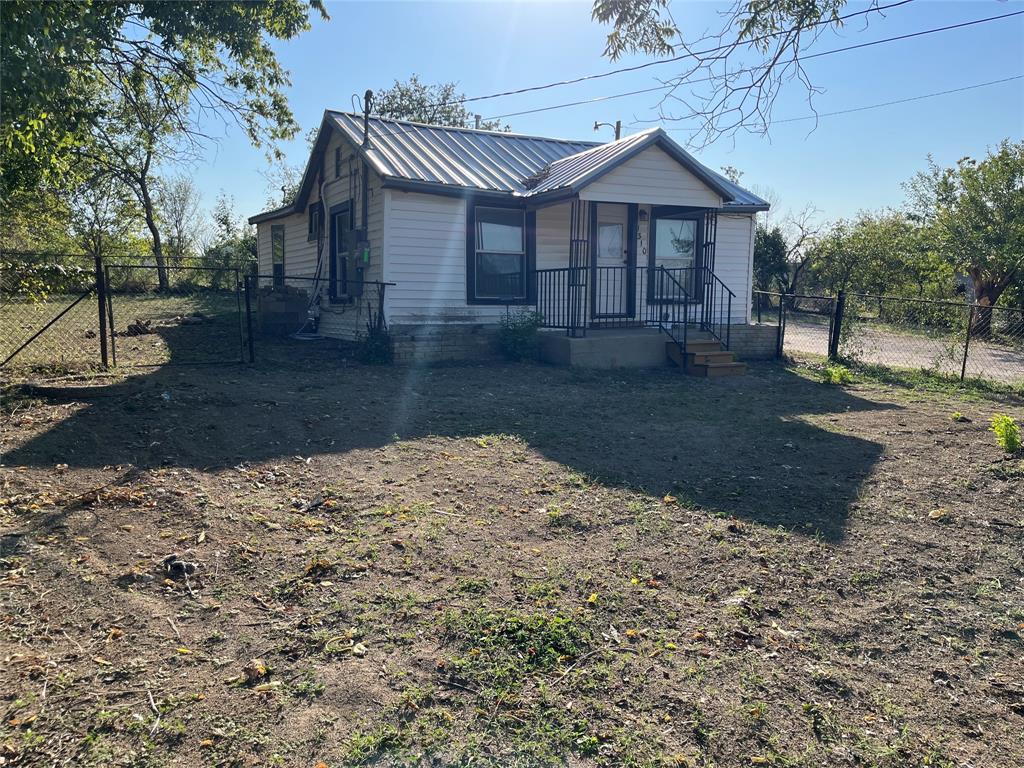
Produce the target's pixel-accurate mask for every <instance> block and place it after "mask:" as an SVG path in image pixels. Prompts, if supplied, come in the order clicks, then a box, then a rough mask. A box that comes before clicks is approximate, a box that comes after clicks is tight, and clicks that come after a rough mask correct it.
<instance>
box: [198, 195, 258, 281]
mask: <svg viewBox="0 0 1024 768" xmlns="http://www.w3.org/2000/svg"><path fill="white" fill-rule="evenodd" d="M203 259H204V261H205V262H206V263H208V264H216V265H218V266H222V267H238V268H239V269H240V270H242V271H243V272H246V271H249V270H251V269H253V268H255V266H256V229H255V227H252V226H250V225H249V224H246V223H244V222H240V221H238V220H237V219H236V217H235V211H234V200H233V199H232V198H230V197H229V196H227V195H226V194H224V193H223V192H221V193H220V194H219V195H218V196H217V202H216V203H215V204H214V207H213V242H212V243H211V244H210V245H208V246H207V247H206V248H205V250H204V251H203ZM218 274H220V273H218Z"/></svg>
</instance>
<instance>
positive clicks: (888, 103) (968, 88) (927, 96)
mask: <svg viewBox="0 0 1024 768" xmlns="http://www.w3.org/2000/svg"><path fill="white" fill-rule="evenodd" d="M1014 80H1024V75H1014V76H1013V77H1004V78H1003V79H1002V80H989V81H988V82H987V83H977V84H975V85H965V86H964V87H963V88H951V89H950V90H948V91H936V92H935V93H924V94H921V95H920V96H910V97H909V98H906V99H896V100H895V101H883V102H882V103H881V104H869V105H868V106H866V107H853V108H852V109H840V110H837V111H835V112H822V113H821V114H819V115H805V116H804V117H787V118H785V119H783V120H772V125H775V124H776V123H796V122H799V121H801V120H817V119H818V118H821V117H834V116H835V115H848V114H850V113H851V112H865V111H867V110H869V109H881V108H882V107H891V106H893V105H895V104H906V103H908V102H911V101H921V100H922V99H931V98H934V97H935V96H946V95H948V94H951V93H962V92H963V91H973V90H974V89H975V88H985V87H987V86H989V85H999V84H1000V83H1009V82H1012V81H1014ZM676 130H682V129H676Z"/></svg>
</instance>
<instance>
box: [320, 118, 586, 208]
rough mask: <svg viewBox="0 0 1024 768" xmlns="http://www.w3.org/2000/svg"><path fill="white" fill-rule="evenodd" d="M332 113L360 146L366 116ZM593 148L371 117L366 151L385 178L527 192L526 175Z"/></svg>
mask: <svg viewBox="0 0 1024 768" xmlns="http://www.w3.org/2000/svg"><path fill="white" fill-rule="evenodd" d="M329 114H330V116H331V118H333V120H334V122H335V124H336V125H337V126H338V127H339V128H341V130H342V131H344V132H345V134H346V135H347V136H348V137H349V139H350V140H351V141H352V142H354V143H355V144H356V146H359V145H361V144H362V141H363V117H362V115H357V114H353V113H350V112H330V113H329ZM594 146H599V145H597V144H596V143H595V142H592V141H567V140H564V139H549V138H543V137H540V136H523V135H521V134H517V133H502V132H499V131H477V130H473V129H471V128H448V127H442V126H436V125H424V124H422V123H412V122H407V121H404V120H384V119H381V118H377V117H371V118H370V147H369V149H367V150H364V151H365V154H366V157H367V158H368V159H369V161H370V163H371V164H372V165H373V167H374V169H375V170H376V171H377V172H378V173H379V174H381V175H382V176H391V177H394V178H399V179H406V180H408V181H419V182H424V183H432V184H445V185H449V186H456V187H469V188H472V189H482V190H488V191H493V192H509V193H512V194H515V195H525V194H529V190H528V189H527V188H526V186H525V182H526V179H528V178H530V177H531V176H534V175H535V174H537V173H538V172H539V171H541V170H542V169H544V168H546V167H547V166H548V165H550V164H551V163H553V162H555V161H556V160H561V159H562V158H564V157H568V156H570V155H575V154H577V153H579V152H583V151H585V150H587V149H590V148H592V147H594Z"/></svg>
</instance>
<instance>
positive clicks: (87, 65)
mask: <svg viewBox="0 0 1024 768" xmlns="http://www.w3.org/2000/svg"><path fill="white" fill-rule="evenodd" d="M310 8H313V9H315V10H317V11H318V12H319V14H320V15H321V16H322V17H324V18H326V17H327V14H326V11H325V10H324V6H323V3H322V2H321V0H311V1H310V2H309V3H308V4H307V3H305V2H303V1H302V0H274V1H273V2H253V3H226V2H196V3H158V2H113V1H112V0H86V1H83V2H75V3H39V2H34V0H7V2H4V3H2V4H0V26H2V28H3V30H4V33H3V36H2V40H0V59H2V61H3V66H4V77H3V78H2V83H0V102H2V103H3V105H4V109H3V116H2V118H0V153H2V168H3V170H2V177H0V197H4V196H6V194H7V193H9V192H10V191H11V190H13V189H18V188H21V189H32V188H36V187H37V186H39V185H40V184H41V183H42V182H44V181H46V180H47V179H50V180H54V181H59V180H62V179H63V178H64V177H66V176H68V175H69V174H70V175H73V173H74V167H75V160H76V156H77V154H78V151H79V149H80V148H81V147H83V146H85V145H87V144H89V143H90V138H91V135H92V132H93V130H94V128H95V126H96V125H97V124H98V123H99V122H101V121H102V120H103V119H104V118H105V116H106V113H107V110H108V108H109V102H110V101H114V102H117V101H120V100H123V99H126V98H130V97H131V96H132V94H134V93H136V92H137V91H139V90H141V91H144V92H152V93H154V94H156V95H157V101H164V100H165V98H166V99H167V100H168V101H169V102H175V103H176V106H175V109H174V113H173V120H172V122H173V124H174V130H175V132H179V133H191V134H192V135H193V136H197V135H198V130H197V129H196V126H195V119H196V117H197V115H198V114H199V113H200V112H203V111H216V112H217V113H218V114H220V115H222V116H223V118H224V119H225V120H226V121H231V122H233V123H234V124H236V125H238V126H239V127H241V128H242V129H243V130H244V131H245V133H246V134H247V136H248V137H249V139H250V140H251V141H252V142H253V143H254V144H256V145H258V146H262V145H265V144H267V143H268V142H274V141H276V140H278V139H283V138H288V137H290V136H292V135H293V134H294V133H295V132H296V130H297V125H296V123H295V120H294V118H293V117H292V114H291V111H290V110H289V108H288V103H287V99H286V97H285V94H284V89H285V88H286V87H287V86H288V85H289V81H288V75H287V72H286V71H285V70H284V69H283V68H282V67H281V65H280V63H279V62H278V61H277V57H276V54H275V53H274V50H273V48H272V46H271V41H272V40H289V39H291V38H294V37H295V36H297V35H298V34H299V33H301V32H303V31H305V30H307V29H309V15H310ZM179 88H184V89H185V91H186V93H185V94H184V98H183V97H182V94H181V93H178V92H177V91H178V89H179ZM98 97H104V98H98Z"/></svg>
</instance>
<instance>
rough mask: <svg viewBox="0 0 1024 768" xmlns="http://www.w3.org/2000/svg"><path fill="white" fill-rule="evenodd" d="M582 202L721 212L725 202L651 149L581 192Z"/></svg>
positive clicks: (661, 151) (672, 161)
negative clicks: (694, 208)
mask: <svg viewBox="0 0 1024 768" xmlns="http://www.w3.org/2000/svg"><path fill="white" fill-rule="evenodd" d="M580 199H582V200H603V201H606V202H611V203H649V204H651V205H694V206H698V207H701V208H718V207H719V206H721V205H722V199H721V198H720V197H719V196H718V193H716V192H714V191H713V190H712V189H710V188H709V187H708V186H707V185H706V184H704V182H703V181H701V180H700V179H698V178H697V177H696V176H694V175H693V174H692V173H690V172H689V171H688V170H686V169H685V168H683V166H681V165H680V164H679V163H677V162H676V161H675V160H674V159H672V158H671V157H670V156H669V155H668V154H666V153H665V152H664V151H663V150H662V149H660V148H658V147H648V148H647V149H645V150H644V151H643V152H641V153H640V154H638V155H637V156H636V157H633V158H632V159H630V160H628V161H626V162H625V163H623V164H622V165H621V166H619V167H618V168H616V169H615V170H614V171H611V172H609V173H607V174H605V175H604V176H602V177H601V178H599V179H598V180H597V181H594V182H592V183H591V184H589V185H587V186H586V187H584V188H583V189H582V190H581V191H580Z"/></svg>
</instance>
